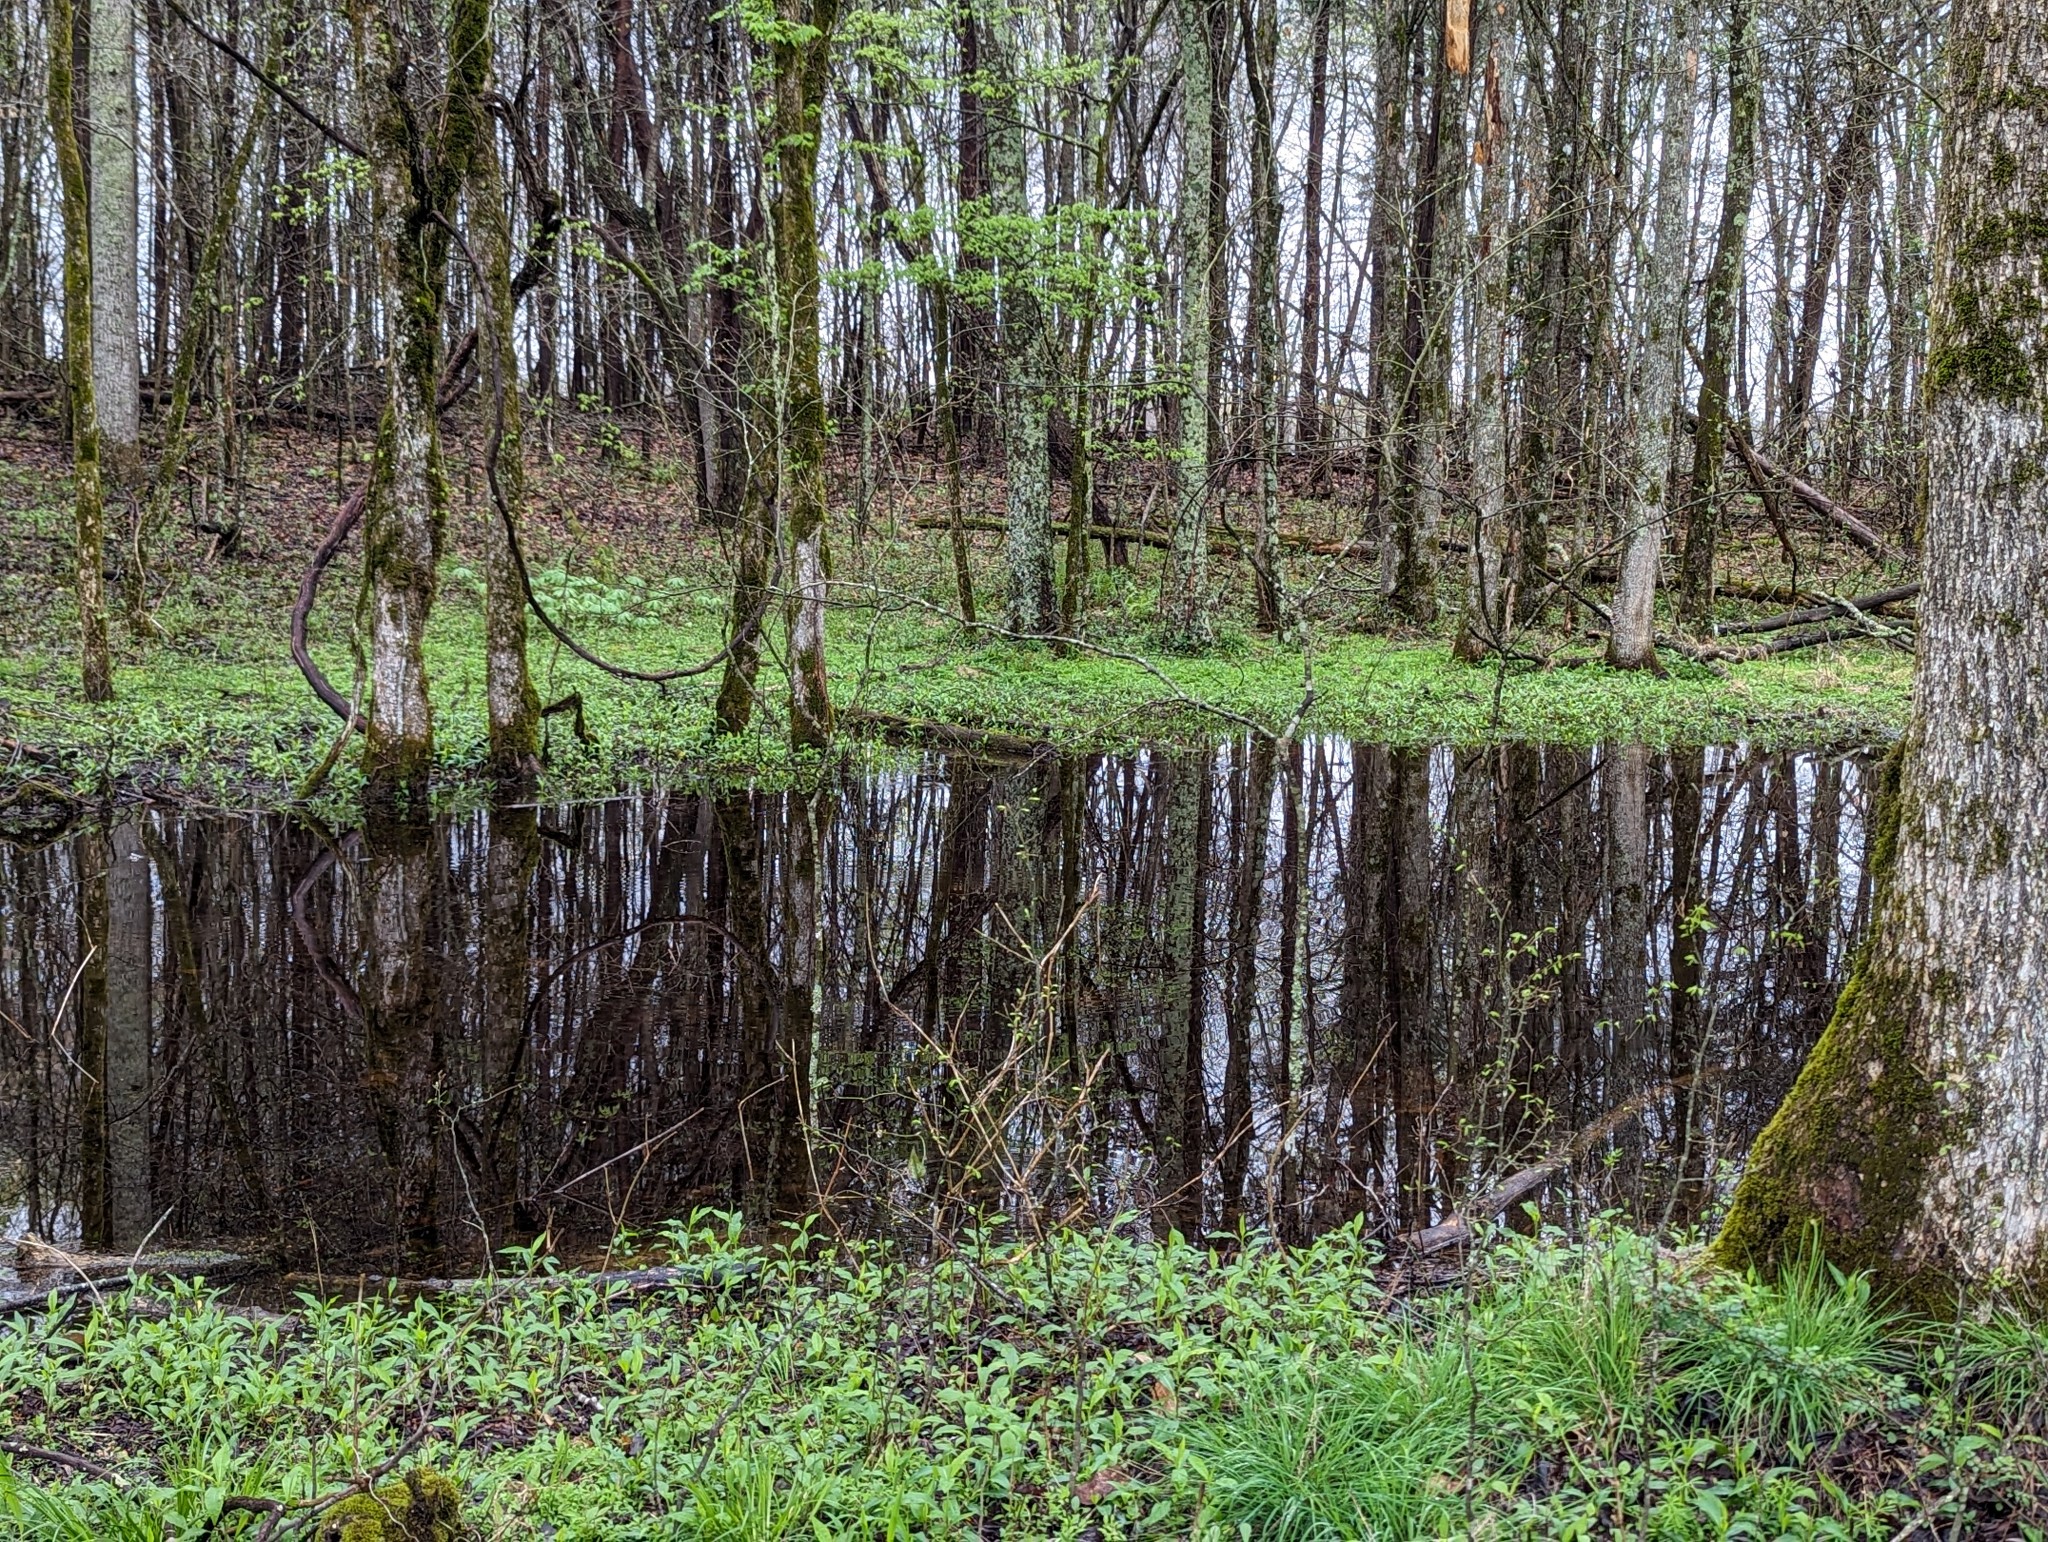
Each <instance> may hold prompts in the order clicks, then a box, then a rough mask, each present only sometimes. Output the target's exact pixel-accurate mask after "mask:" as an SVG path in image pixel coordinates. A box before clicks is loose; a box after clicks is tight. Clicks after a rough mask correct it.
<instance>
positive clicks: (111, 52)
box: [86, 0, 142, 500]
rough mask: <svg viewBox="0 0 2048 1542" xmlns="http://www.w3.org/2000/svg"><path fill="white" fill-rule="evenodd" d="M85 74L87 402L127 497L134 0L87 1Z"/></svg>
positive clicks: (135, 334) (135, 488)
mask: <svg viewBox="0 0 2048 1542" xmlns="http://www.w3.org/2000/svg"><path fill="white" fill-rule="evenodd" d="M91 73H92V80H91V85H90V91H89V95H88V97H87V100H86V116H87V118H88V120H89V121H90V122H91V124H92V325H93V338H92V372H93V382H92V384H93V402H94V405H95V406H96V407H97V408H98V409H99V426H100V455H101V458H102V461H103V463H104V465H105V468H106V471H107V473H108V475H109V476H110V477H111V479H112V481H113V484H114V485H115V486H116V487H117V488H119V489H120V490H121V492H122V493H124V494H125V495H126V496H127V497H128V498H129V499H131V500H133V499H134V498H135V497H136V495H137V494H138V493H139V491H140V490H141V482H142V447H141V439H142V357H141V352H140V348H141V343H140V336H141V333H140V327H139V321H140V316H139V312H138V307H137V304H136V276H137V273H136V224H135V208H136V199H135V5H134V0H92V72H91Z"/></svg>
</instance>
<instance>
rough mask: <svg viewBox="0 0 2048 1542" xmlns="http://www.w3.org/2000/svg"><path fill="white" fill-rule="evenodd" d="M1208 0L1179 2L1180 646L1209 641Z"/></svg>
mask: <svg viewBox="0 0 2048 1542" xmlns="http://www.w3.org/2000/svg"><path fill="white" fill-rule="evenodd" d="M1216 9H1217V6H1216V4H1215V0H1179V20H1180V100H1181V183H1180V187H1181V202H1180V207H1181V217H1180V244H1181V283H1180V378H1181V393H1180V395H1181V413H1180V446H1179V449H1178V451H1177V453H1176V455H1175V457H1174V468H1173V469H1174V513H1173V534H1172V538H1171V544H1170V545H1169V546H1168V547H1167V552H1166V572H1165V576H1164V578H1163V580H1162V585H1161V592H1160V596H1159V619H1160V622H1161V624H1162V627H1163V629H1164V631H1165V633H1166V635H1167V637H1168V639H1169V640H1170V641H1172V642H1174V643H1176V644H1178V645H1180V646H1182V647H1187V648H1199V647H1202V646H1204V645H1205V644H1207V643H1208V641H1209V637H1210V619H1209V510H1210V505H1211V502H1212V501H1213V493H1212V490H1211V483H1212V472H1213V470H1214V467H1213V446H1212V445H1211V444H1210V442H1209V439H1210V420H1211V417H1212V415H1213V413H1214V411H1215V403H1214V401H1213V400H1212V399H1211V396H1210V391H1209V382H1210V378H1211V374H1212V371H1211V370H1210V367H1209V366H1210V358H1209V354H1210V343H1211V338H1210V333H1209V313H1210V308H1211V307H1210V290H1211V288H1212V287H1213V286H1214V285H1215V284H1217V283H1218V282H1220V281H1221V279H1222V276H1223V275H1222V273H1221V272H1220V271H1219V268H1220V263H1219V253H1218V250H1217V240H1216V236H1217V231H1216V228H1215V224H1214V222H1213V221H1212V220H1211V218H1210V217H1209V214H1210V211H1211V209H1212V207H1213V205H1214V198H1213V196H1212V193H1211V188H1212V186H1213V182H1214V178H1215V158H1214V145H1215V133H1216V123H1215V97H1216V47H1215V44H1216V23H1215V14H1214V13H1215V11H1216Z"/></svg>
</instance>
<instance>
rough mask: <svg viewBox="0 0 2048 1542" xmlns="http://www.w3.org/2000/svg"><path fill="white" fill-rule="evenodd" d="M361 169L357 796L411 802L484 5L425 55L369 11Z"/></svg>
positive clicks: (485, 70) (430, 742)
mask: <svg viewBox="0 0 2048 1542" xmlns="http://www.w3.org/2000/svg"><path fill="white" fill-rule="evenodd" d="M366 10H367V15H366V17H365V18H364V20H365V24H366V26H367V30H368V33H369V38H370V58H369V60H368V61H367V69H368V75H369V78H370V81H371V90H372V109H371V123H372V135H371V149H372V151H373V156H372V163H371V168H370V180H371V206H372V211H373V212H372V218H373V221H374V224H375V236H374V240H375V244H376V249H377V269H378V273H377V276H378V284H379V287H380V289H381V291H382V301H383V305H382V309H383V313H384V317H385V325H386V327H387V328H388V329H389V331H388V335H387V338H386V343H385V351H386V356H387V360H388V362H387V366H386V369H385V394H384V411H383V418H382V421H381V422H380V423H379V425H378V430H377V450H376V456H375V459H374V460H373V462H372V465H371V472H370V484H369V497H368V499H367V501H366V503H365V505H364V509H363V596H362V604H363V609H364V612H365V614H366V619H367V625H366V627H365V630H366V631H367V633H368V635H369V643H370V667H369V700H368V705H367V711H366V717H367V719H368V721H367V723H366V725H365V727H364V730H363V781H364V787H363V797H364V800H365V801H366V802H367V803H370V804H372V805H378V806H396V805H398V804H407V805H413V806H418V805H419V804H420V802H421V800H422V799H423V798H424V796H425V794H426V789H427V778H428V773H429V771H430V770H431V768H432V765H433V759H434V723H433V712H432V708H431V706H430V704H429V701H428V697H427V667H426V659H425V655H424V648H425V641H426V631H427V618H428V615H429V613H430V612H431V611H432V609H433V604H434V592H435V569H436V567H437V565H438V564H439V562H440V558H441V547H442V541H443V538H444V534H445V530H446V525H447V513H448V484H447V479H446V476H445V474H444V471H443V468H442V464H441V433H440V423H439V418H438V413H437V411H436V404H435V396H436V392H437V389H438V386H439V380H440V370H441V331H442V311H443V306H444V301H445V298H446V291H447V278H448V255H449V241H450V236H449V221H450V220H451V219H452V218H453V216H454V214H455V210H456V206H457V201H458V199H459V197H460V194H461V191H462V187H463V183H464V182H465V181H466V180H467V178H468V176H469V173H470V169H471V164H472V160H473V157H474V156H476V155H477V154H478V153H479V152H480V151H482V152H484V153H488V151H489V149H490V147H489V145H488V144H486V143H483V141H482V133H483V130H484V127H485V125H484V123H483V119H482V114H481V113H480V112H479V111H478V110H477V108H476V104H477V103H478V102H479V101H480V100H481V98H482V94H483V87H484V83H485V81H486V80H487V79H488V78H489V71H490V47H489V37H490V31H489V26H488V17H489V11H488V6H487V4H486V3H485V0H455V3H454V5H453V8H452V10H451V11H450V13H449V15H448V18H447V31H446V33H445V37H446V45H445V46H446V53H445V55H443V56H442V57H441V58H438V59H436V58H430V57H428V56H427V55H426V53H425V51H423V50H421V49H420V48H418V46H417V41H418V40H417V37H416V35H415V33H414V31H413V30H412V29H411V27H410V26H409V25H408V23H407V21H406V20H405V18H403V17H401V16H399V15H396V14H394V13H393V12H392V11H391V9H389V8H388V7H387V6H386V5H383V4H377V3H372V4H369V5H367V6H366Z"/></svg>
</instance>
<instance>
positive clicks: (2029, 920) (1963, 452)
mask: <svg viewBox="0 0 2048 1542" xmlns="http://www.w3.org/2000/svg"><path fill="white" fill-rule="evenodd" d="M1953 36H1954V38H1955V43H1954V53H1953V55H1952V57H1951V61H1950V67H1951V72H1952V81H1951V102H1952V111H1951V113H1950V116H1949V119H1948V122H1947V125H1946V128H1945V135H1946V144H1945V145H1944V147H1943V156H1942V168H1943V173H1944V183H1943V187H1942V189H1941V194H1940V203H1939V209H1938V216H1937V232H1938V234H1937V243H1936V253H1937V265H1938V266H1937V289H1936V296H1935V304H1934V309H1933V316H1932V326H1933V334H1932V354H1931V360H1930V366H1929V380H1930V394H1931V407H1932V414H1931V420H1930V436H1929V448H1930V463H1929V468H1928V494H1929V498H1928V521H1927V546H1926V576H1925V588H1924V590H1923V593H1922V609H1921V625H1920V654H1919V659H1918V663H1917V667H1916V672H1915V677H1914V706H1913V721H1912V725H1911V727H1910V729H1909V730H1908V733H1907V736H1906V738H1905V741H1904V742H1903V744H1902V745H1901V746H1900V748H1899V750H1898V751H1897V752H1896V755H1895V759H1894V761H1893V762H1892V764H1891V765H1890V767H1889V768H1888V771H1887V774H1886V777H1885V782H1884V787H1883V790H1882V792H1881V798H1880V801H1881V810H1880V818H1879V822H1878V829H1877V832H1876V840H1875V854H1874V857H1873V863H1874V868H1875V879H1876V907H1875V911H1874V915H1873V929H1872V934H1871V938H1870V941H1869V943H1868V944H1867V946H1866V948H1865V950H1864V952H1863V955H1862V957H1861V958H1860V959H1859V960H1858V962H1857V964H1856V967H1855V969H1854V971H1853V973H1852V975H1851V978H1850V981H1849V984H1848V987H1847V988H1846V989H1845V990H1844V991H1843V993H1842V998H1841V1001H1840V1003H1839V1004H1838V1005H1837V1007H1836V1010H1835V1016H1834V1019H1833V1021H1832V1022H1831V1023H1830V1024H1829V1026H1828V1029H1827V1031H1826V1033H1825V1034H1823V1036H1822V1038H1821V1042H1820V1044H1819V1045H1818V1047H1817V1048H1816V1049H1815V1051H1814V1053H1813V1056H1812V1058H1811V1059H1810V1061H1809V1062H1808V1063H1807V1065H1806V1067H1805V1068H1804V1070H1803V1071H1802V1072H1801V1073H1800V1076H1799V1080H1798V1082H1797V1084H1796V1085H1795V1086H1794V1088H1793V1090H1792V1093H1791V1095H1790V1097H1789V1098H1788V1099H1787V1100H1786V1102H1785V1105H1784V1107H1783V1108H1781V1109H1780V1110H1779V1111H1778V1114H1777V1116H1776V1117H1775V1118H1774V1119H1773V1120H1772V1121H1771V1124H1770V1125H1769V1127H1768V1128H1767V1129H1766V1130H1765V1131H1764V1133H1763V1135H1762V1136H1761V1137H1760V1138H1759V1139H1758V1142H1757V1145H1756V1148H1755V1150H1754V1151H1753V1152H1752V1153H1751V1156H1750V1162H1749V1167H1748V1170H1747V1171H1746V1172H1745V1174H1744V1175H1743V1178H1742V1181H1741V1183H1740V1185H1739V1187H1738V1188H1737V1191H1736V1196H1735V1204H1734V1209H1733V1211H1732V1212H1731V1214H1730V1216H1729V1218H1728V1221H1727V1224H1726V1226H1725V1228H1724V1230H1723V1232H1722V1235H1721V1239H1720V1242H1719V1244H1718V1247H1719V1252H1720V1254H1721V1255H1722V1256H1723V1258H1725V1259H1727V1260H1729V1261H1745V1260H1768V1259H1773V1258H1779V1257H1782V1256H1784V1255H1785V1254H1786V1252H1787V1251H1788V1250H1790V1249H1793V1248H1795V1247H1798V1246H1800V1245H1801V1244H1802V1242H1803V1240H1804V1238H1805V1237H1806V1236H1807V1235H1808V1234H1809V1233H1817V1234H1818V1236H1819V1237H1820V1239H1821V1240H1822V1242H1823V1244H1824V1246H1825V1247H1826V1249H1827V1251H1828V1252H1829V1254H1830V1256H1831V1257H1833V1258H1834V1259H1835V1260H1836V1261H1837V1262H1839V1263H1844V1264H1850V1265H1855V1266H1859V1267H1866V1268H1871V1269H1874V1270H1876V1271H1878V1273H1879V1274H1880V1275H1882V1276H1885V1277H1886V1278H1888V1279H1889V1280H1890V1281H1891V1282H1892V1283H1894V1284H1896V1285H1898V1286H1901V1287H1903V1288H1905V1289H1906V1290H1907V1291H1909V1292H1910V1293H1911V1294H1913V1295H1915V1296H1917V1297H1919V1298H1921V1299H1922V1300H1924V1301H1929V1302H1934V1301H1940V1300H1945V1299H1947V1298H1948V1297H1949V1295H1950V1293H1951V1291H1953V1290H1954V1289H1957V1288H1976V1287H1985V1286H1997V1285H2002V1284H2012V1283H2025V1284H2031V1285H2034V1286H2041V1285H2048V925H2044V921H2043V918H2044V916H2048V802H2044V799H2043V796H2042V790H2043V788H2044V787H2048V578H2044V575H2048V160H2044V159H2043V158H2042V156H2041V155H2040V154H2039V149H2038V147H2039V146H2040V145H2041V144H2042V143H2043V142H2044V141H2048V90H2044V89H2043V87H2042V84H2041V83H2042V82H2043V81H2044V80H2048V0H1966V3H1964V4H1963V5H1961V6H1960V7H1959V8H1958V10H1957V12H1956V14H1955V18H1954V23H1953Z"/></svg>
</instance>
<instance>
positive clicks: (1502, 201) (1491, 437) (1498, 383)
mask: <svg viewBox="0 0 2048 1542" xmlns="http://www.w3.org/2000/svg"><path fill="white" fill-rule="evenodd" d="M1486 30H1487V38H1488V48H1487V58H1486V80H1485V85H1484V87H1483V92H1484V94H1483V97H1482V105H1481V107H1480V135H1479V144H1478V147H1477V149H1476V150H1475V152H1474V159H1475V160H1476V161H1477V162H1478V164H1479V241H1478V249H1477V252H1476V254H1475V256H1476V262H1475V266H1474V269H1473V285H1474V290H1475V298H1474V304H1473V317H1472V331H1473V353H1474V355H1475V357H1474V360H1473V375H1474V379H1473V384H1472V410H1471V422H1470V426H1469V429H1468V432H1469V434H1470V437H1471V444H1472V535H1471V546H1472V560H1471V567H1470V570H1469V574H1468V578H1467V584H1466V591H1465V607H1464V614H1463V616H1462V617H1461V618H1460V620H1459V623H1458V637H1457V641H1456V642H1455V643H1454V644H1453V645H1452V651H1453V652H1455V653H1456V654H1457V656H1458V657H1459V658H1461V659H1463V660H1465V662H1467V663H1476V662H1477V661H1478V660H1479V659H1481V658H1483V657H1485V655H1486V652H1487V650H1488V649H1490V648H1491V649H1500V648H1504V647H1506V645H1507V635H1508V629H1509V627H1510V625H1511V624H1512V622H1513V619H1514V616H1513V611H1514V605H1513V602H1512V600H1511V599H1510V597H1509V596H1508V594H1507V592H1506V589H1505V585H1506V582H1507V577H1508V555H1509V537H1510V535H1511V533H1512V532H1510V530H1509V529H1508V520H1507V495H1508V430H1507V413H1506V410H1505V406H1504V403H1503V401H1502V396H1503V393H1504V391H1505V390H1506V384H1507V338H1508V320H1509V306H1510V305H1511V304H1512V300H1511V297H1510V284H1509V261H1508V249H1507V243H1506V242H1505V241H1504V240H1503V239H1502V236H1503V234H1504V233H1505V230H1506V223H1507V203H1508V181H1509V178H1510V177H1511V176H1512V174H1513V173H1512V168H1511V167H1510V166H1509V165H1508V164H1507V153H1508V134H1507V121H1506V114H1505V112H1504V110H1503V107H1502V92H1501V81H1500V60H1501V53H1502V49H1501V40H1500V38H1499V36H1498V35H1497V34H1498V33H1499V32H1500V31H1501V30H1502V29H1501V28H1500V27H1499V26H1498V25H1497V24H1496V23H1495V22H1494V20H1493V19H1492V18H1490V17H1489V18H1488V19H1487V22H1486Z"/></svg>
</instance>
